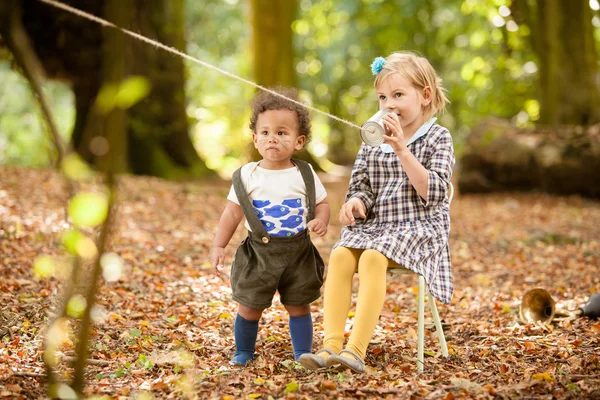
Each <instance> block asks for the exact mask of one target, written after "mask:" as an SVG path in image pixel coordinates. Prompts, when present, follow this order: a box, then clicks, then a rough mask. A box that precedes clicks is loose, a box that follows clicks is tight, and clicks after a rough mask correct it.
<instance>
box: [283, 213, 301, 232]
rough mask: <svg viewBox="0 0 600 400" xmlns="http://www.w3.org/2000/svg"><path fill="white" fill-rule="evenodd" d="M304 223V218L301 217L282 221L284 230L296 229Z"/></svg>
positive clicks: (291, 217)
mask: <svg viewBox="0 0 600 400" xmlns="http://www.w3.org/2000/svg"><path fill="white" fill-rule="evenodd" d="M301 223H302V217H301V216H299V215H292V216H290V217H288V218H286V219H282V220H281V227H282V228H290V229H291V228H295V227H297V226H298V225H300V224H301Z"/></svg>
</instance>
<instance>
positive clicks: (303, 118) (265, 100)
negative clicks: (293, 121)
mask: <svg viewBox="0 0 600 400" xmlns="http://www.w3.org/2000/svg"><path fill="white" fill-rule="evenodd" d="M269 90H272V91H274V92H276V93H279V94H280V95H282V96H285V97H287V98H290V99H293V100H296V101H299V100H298V91H297V90H296V89H294V88H286V87H283V86H276V87H274V88H269ZM269 110H290V111H293V112H295V113H296V117H297V118H298V134H299V135H300V136H304V137H305V141H304V143H305V144H306V143H308V141H309V140H310V115H309V113H308V109H307V108H306V107H303V106H301V105H299V104H297V103H293V102H291V101H289V100H287V99H284V98H283V97H280V96H276V95H274V94H273V93H269V92H265V91H261V92H260V93H258V94H257V95H256V96H255V97H254V99H253V100H252V117H250V129H251V130H252V132H256V122H257V121H258V116H259V115H260V114H262V113H264V112H265V111H269Z"/></svg>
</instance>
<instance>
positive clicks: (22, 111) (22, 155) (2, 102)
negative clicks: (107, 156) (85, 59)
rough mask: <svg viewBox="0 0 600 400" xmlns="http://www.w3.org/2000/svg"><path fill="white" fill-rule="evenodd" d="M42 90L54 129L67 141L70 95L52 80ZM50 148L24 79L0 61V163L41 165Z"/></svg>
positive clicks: (72, 114)
mask: <svg viewBox="0 0 600 400" xmlns="http://www.w3.org/2000/svg"><path fill="white" fill-rule="evenodd" d="M43 90H44V93H45V94H46V97H47V99H48V102H49V103H50V104H49V105H50V108H51V109H52V112H53V114H54V116H55V119H56V121H55V122H56V124H57V125H58V130H59V132H60V133H61V135H62V137H63V138H64V139H65V140H68V138H69V136H70V132H71V129H72V126H73V123H74V121H75V109H74V99H73V94H72V93H71V91H70V90H69V89H68V88H67V87H66V86H65V85H64V84H63V83H60V82H53V81H46V82H45V84H44V87H43ZM51 149H53V144H52V142H51V141H50V135H49V133H48V127H47V125H46V122H45V120H44V118H43V115H42V113H41V110H40V107H39V105H38V103H37V102H36V101H35V98H34V96H33V94H32V91H31V88H30V87H29V84H28V82H27V80H26V79H25V78H24V77H23V76H22V75H20V74H19V73H18V72H16V71H15V70H13V69H11V66H10V63H9V62H6V61H2V62H0V164H14V165H27V166H45V165H48V164H49V163H50V162H51V159H50V154H51Z"/></svg>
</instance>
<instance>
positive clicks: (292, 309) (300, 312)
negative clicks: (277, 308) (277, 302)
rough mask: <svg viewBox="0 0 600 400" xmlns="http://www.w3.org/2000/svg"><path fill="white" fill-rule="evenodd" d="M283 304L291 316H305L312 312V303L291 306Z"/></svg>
mask: <svg viewBox="0 0 600 400" xmlns="http://www.w3.org/2000/svg"><path fill="white" fill-rule="evenodd" d="M283 306H284V307H285V309H286V310H287V312H288V313H289V314H290V316H291V317H303V316H305V315H308V314H310V305H308V304H305V305H302V306H290V305H285V304H284V305H283Z"/></svg>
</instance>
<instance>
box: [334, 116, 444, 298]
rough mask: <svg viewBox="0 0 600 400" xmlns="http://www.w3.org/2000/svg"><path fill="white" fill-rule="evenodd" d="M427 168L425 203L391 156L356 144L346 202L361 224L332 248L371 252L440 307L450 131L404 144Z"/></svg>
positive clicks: (345, 230) (429, 133)
mask: <svg viewBox="0 0 600 400" xmlns="http://www.w3.org/2000/svg"><path fill="white" fill-rule="evenodd" d="M408 148H409V150H410V151H411V152H412V154H413V155H414V156H415V157H416V158H417V159H418V160H419V162H420V163H421V164H422V165H423V166H424V167H425V168H427V174H428V179H427V180H428V187H427V199H426V201H425V200H423V199H422V198H421V197H420V196H419V195H418V194H417V191H416V190H415V189H414V188H413V186H412V184H411V183H410V181H409V180H408V175H407V174H406V172H404V169H403V168H402V164H401V163H400V160H399V159H398V157H397V156H396V154H395V153H393V152H392V153H385V152H383V151H382V150H381V148H380V147H371V146H368V145H366V144H364V143H363V144H362V146H361V148H360V150H359V152H358V155H357V157H356V161H355V163H354V168H353V170H352V176H351V177H350V184H349V187H348V193H347V194H346V201H348V200H349V199H350V198H352V197H358V198H359V199H361V200H362V201H363V203H364V204H365V206H366V208H367V214H366V215H367V219H366V220H361V219H357V221H356V225H355V226H346V227H344V228H343V229H342V233H341V238H340V240H339V241H338V242H337V243H336V244H335V246H334V248H335V247H338V246H344V247H349V248H355V249H374V250H377V251H379V252H380V253H382V254H383V255H385V256H386V257H387V258H388V259H390V260H392V261H395V262H396V263H398V264H400V265H402V266H403V267H405V268H407V269H410V270H411V271H414V272H416V273H417V274H419V275H422V276H423V277H424V278H425V282H427V285H428V287H429V291H430V292H431V294H432V295H433V296H434V297H435V298H437V299H439V300H440V301H442V302H444V303H449V302H450V300H451V299H452V292H453V282H452V266H451V264H450V249H449V247H448V236H449V234H450V204H449V202H448V199H447V192H448V186H449V183H450V178H451V176H452V169H453V168H454V163H455V158H454V149H453V147H452V137H451V136H450V132H448V130H447V129H446V128H444V127H442V126H439V125H437V124H433V125H432V126H431V127H430V128H429V130H428V131H427V133H426V134H425V135H423V136H421V137H420V138H418V139H417V140H415V141H414V142H413V143H410V144H409V145H408Z"/></svg>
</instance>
